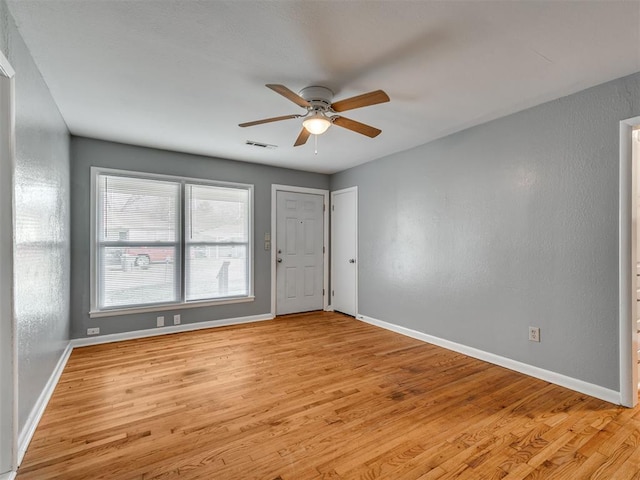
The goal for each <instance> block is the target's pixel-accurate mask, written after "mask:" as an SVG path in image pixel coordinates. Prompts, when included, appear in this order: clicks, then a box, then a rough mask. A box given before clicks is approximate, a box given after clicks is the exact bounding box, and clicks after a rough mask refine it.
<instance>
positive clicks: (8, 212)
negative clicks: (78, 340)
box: [0, 51, 18, 472]
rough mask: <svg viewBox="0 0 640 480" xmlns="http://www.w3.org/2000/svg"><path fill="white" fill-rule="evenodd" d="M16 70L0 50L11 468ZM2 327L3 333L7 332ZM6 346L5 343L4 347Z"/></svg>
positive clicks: (14, 459) (0, 306)
mask: <svg viewBox="0 0 640 480" xmlns="http://www.w3.org/2000/svg"><path fill="white" fill-rule="evenodd" d="M14 77H15V70H14V69H13V68H12V67H11V64H10V63H9V61H8V60H7V58H6V57H5V56H4V55H3V53H2V52H1V51H0V115H2V117H1V118H0V169H1V170H2V171H1V172H0V183H1V185H0V195H1V198H0V208H2V211H0V219H2V220H1V221H2V225H3V226H4V227H6V226H9V225H10V227H11V228H3V230H2V231H3V233H2V237H1V238H0V262H1V263H2V269H1V271H0V274H1V275H2V279H1V280H0V295H2V297H1V299H0V318H1V319H2V320H3V321H4V320H6V318H7V317H9V318H10V319H11V320H10V322H9V325H8V329H9V331H10V343H11V363H12V365H11V374H10V375H11V392H12V394H11V395H10V398H11V400H10V402H11V406H10V409H11V424H12V425H11V430H12V432H11V464H12V465H11V468H12V470H13V472H15V471H16V470H17V469H18V350H17V340H16V332H17V326H16V318H15V315H14V306H13V232H14V231H15V229H14V218H15V215H14V201H13V173H14V170H15V80H14ZM4 327H5V325H3V332H4ZM3 346H4V344H3Z"/></svg>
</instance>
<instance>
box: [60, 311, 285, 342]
mask: <svg viewBox="0 0 640 480" xmlns="http://www.w3.org/2000/svg"><path fill="white" fill-rule="evenodd" d="M273 318H274V317H273V315H271V314H270V313H264V314H262V315H250V316H247V317H236V318H225V319H223V320H210V321H208V322H196V323H184V324H182V325H169V326H167V327H159V328H149V329H147V330H135V331H133V332H124V333H111V334H107V335H97V336H95V337H86V338H74V339H73V340H71V345H72V346H73V347H74V348H76V347H86V346H89V345H99V344H101V343H111V342H122V341H124V340H134V339H136V338H147V337H155V336H158V335H167V334H169V333H179V332H190V331H193V330H202V329H204V328H214V327H227V326H229V325H239V324H241V323H253V322H261V321H263V320H273Z"/></svg>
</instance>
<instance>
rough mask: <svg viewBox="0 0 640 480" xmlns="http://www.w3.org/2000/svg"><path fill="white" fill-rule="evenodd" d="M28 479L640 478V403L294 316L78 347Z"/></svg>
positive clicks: (344, 323) (25, 474)
mask: <svg viewBox="0 0 640 480" xmlns="http://www.w3.org/2000/svg"><path fill="white" fill-rule="evenodd" d="M17 478H18V480H32V479H37V480H49V479H65V480H79V479H91V480H95V479H103V478H104V479H110V480H132V479H144V480H149V479H167V478H169V479H170V478H180V479H181V480H196V479H201V480H205V479H206V480H212V479H214V480H218V479H219V480H236V479H237V480H246V479H260V480H320V479H332V480H335V479H345V480H353V479H363V480H382V479H389V480H391V479H393V480H398V479H402V480H404V479H406V480H415V479H423V480H424V479H432V480H433V479H440V480H445V479H458V480H465V479H469V480H470V479H474V480H475V479H496V480H497V479H503V480H516V479H519V480H521V479H525V478H526V479H545V480H546V479H550V478H559V479H565V480H576V479H582V478H584V479H588V478H593V479H596V478H606V479H613V480H628V479H634V478H635V479H636V480H640V407H639V408H636V409H633V410H630V409H624V408H622V407H619V406H615V405H611V404H608V403H606V402H603V401H600V400H597V399H594V398H591V397H588V396H586V395H583V394H579V393H576V392H573V391H570V390H567V389H564V388H561V387H558V386H555V385H552V384H549V383H547V382H544V381H541V380H538V379H534V378H530V377H527V376H525V375H521V374H518V373H516V372H513V371H510V370H507V369H504V368H501V367H497V366H494V365H490V364H487V363H484V362H481V361H479V360H476V359H473V358H469V357H466V356H464V355H461V354H459V353H456V352H451V351H447V350H444V349H442V348H439V347H436V346H434V345H429V344H426V343H423V342H420V341H418V340H415V339H412V338H408V337H404V336H401V335H398V334H395V333H392V332H389V331H386V330H383V329H380V328H377V327H373V326H371V325H368V324H365V323H362V322H359V321H357V320H354V319H353V318H350V317H347V316H344V315H341V314H337V313H327V312H316V313H311V314H303V315H288V316H286V317H280V318H277V319H275V320H273V321H270V322H259V323H255V324H245V325H238V326H232V327H222V328H215V329H208V330H200V331H193V332H185V333H180V334H172V335H165V336H161V337H149V338H144V339H139V340H131V341H126V342H119V343H115V344H104V345H96V346H92V347H83V348H78V349H75V350H74V351H73V353H72V355H71V357H70V359H69V362H68V364H67V366H66V368H65V370H64V372H63V374H62V376H61V378H60V381H59V383H58V385H57V387H56V390H55V392H54V394H53V396H52V398H51V401H50V402H49V405H48V407H47V410H46V411H45V414H44V416H43V418H42V421H41V422H40V425H39V426H38V429H37V430H36V433H35V435H34V438H33V440H32V442H31V445H30V446H29V449H28V451H27V454H26V456H25V459H24V461H23V464H22V466H21V467H20V470H19V472H18V477H17Z"/></svg>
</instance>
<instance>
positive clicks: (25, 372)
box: [0, 1, 70, 432]
mask: <svg viewBox="0 0 640 480" xmlns="http://www.w3.org/2000/svg"><path fill="white" fill-rule="evenodd" d="M0 29H1V30H0V31H1V33H2V34H1V35H0V49H2V51H3V53H4V54H5V56H6V57H7V58H8V59H9V62H10V63H11V65H12V66H13V68H14V69H15V71H16V76H15V85H16V166H15V173H14V175H15V176H14V183H15V192H14V194H15V200H14V201H15V220H14V221H15V231H14V235H15V251H14V288H15V293H14V302H15V316H16V320H17V327H18V330H17V339H18V384H19V388H18V405H19V429H20V431H21V432H22V430H23V429H24V427H25V425H26V422H27V419H28V417H29V414H30V413H31V412H32V410H33V408H34V406H35V404H36V401H37V400H38V397H39V396H40V394H41V393H42V391H43V390H44V387H45V385H46V382H47V381H48V380H49V377H50V376H51V374H52V372H53V369H54V367H55V366H56V364H57V362H58V360H59V359H60V357H61V355H62V353H63V351H64V349H65V347H66V345H67V343H68V340H69V292H70V290H69V289H70V275H69V272H70V264H69V262H70V251H69V245H70V242H69V237H70V229H69V220H70V215H69V202H70V196H69V134H68V131H67V127H66V125H65V123H64V121H63V120H62V117H61V115H60V113H59V111H58V108H57V107H56V105H55V103H54V102H53V99H52V97H51V94H50V93H49V89H48V87H47V85H46V84H45V83H44V80H43V79H42V77H41V75H40V72H39V71H38V68H37V67H36V65H35V63H34V62H33V59H32V58H31V54H30V53H29V51H28V49H27V47H26V45H25V44H24V41H23V40H22V37H21V36H20V34H19V33H18V31H17V29H16V26H15V23H14V21H13V18H12V17H11V15H10V14H9V12H8V11H7V7H6V5H5V2H4V1H0ZM7 227H8V226H6V225H3V226H2V228H7ZM3 320H4V319H3ZM2 390H3V392H7V390H6V389H5V388H4V387H3V389H2Z"/></svg>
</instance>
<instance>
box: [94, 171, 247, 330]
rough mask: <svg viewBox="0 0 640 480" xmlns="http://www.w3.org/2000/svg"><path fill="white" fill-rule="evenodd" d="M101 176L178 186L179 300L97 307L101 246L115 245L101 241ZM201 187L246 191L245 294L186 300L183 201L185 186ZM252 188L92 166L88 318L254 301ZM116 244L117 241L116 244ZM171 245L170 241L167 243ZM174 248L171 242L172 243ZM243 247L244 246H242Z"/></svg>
mask: <svg viewBox="0 0 640 480" xmlns="http://www.w3.org/2000/svg"><path fill="white" fill-rule="evenodd" d="M101 175H111V176H120V177H126V178H138V179H141V180H160V181H169V182H175V183H178V184H179V186H180V187H179V194H178V197H179V198H178V212H177V214H178V215H177V216H178V219H177V228H178V240H177V252H178V255H177V256H176V258H175V259H174V262H175V264H176V267H175V268H176V269H177V270H178V271H177V276H178V278H177V280H178V284H177V285H176V286H175V287H176V290H177V293H178V300H177V301H176V302H165V303H154V304H149V305H132V306H116V307H107V308H102V309H101V308H100V305H99V302H98V299H99V288H100V275H101V271H100V265H99V261H100V255H99V249H100V248H101V246H104V244H105V243H109V244H112V243H114V242H100V241H99V234H100V218H101V217H100V214H99V212H98V211H97V208H98V207H99V206H100V198H99V196H100V188H99V178H100V176H101ZM188 184H189V185H203V186H211V187H225V188H237V189H241V190H246V191H247V195H248V199H247V205H248V212H247V241H246V252H247V253H246V255H247V259H246V261H247V275H248V277H249V278H248V282H247V289H248V291H247V295H241V296H228V297H222V298H215V299H204V300H189V301H187V300H186V282H187V279H186V261H185V260H186V259H185V255H186V249H187V246H188V245H189V244H193V242H188V241H187V238H186V235H187V232H186V220H185V219H186V217H187V208H188V205H187V201H186V185H188ZM253 190H254V185H253V184H247V183H238V182H226V181H219V180H209V179H203V178H193V177H184V176H178V175H165V174H159V173H147V172H138V171H132V170H121V169H112V168H103V167H91V202H90V239H89V241H90V262H89V263H90V291H91V306H90V311H89V317H90V318H97V317H109V316H117V315H123V314H132V313H145V312H159V311H169V310H171V311H176V310H182V309H185V308H196V307H206V306H215V305H225V304H232V303H244V302H252V301H254V300H255V296H254V261H253V258H254V238H253V228H254V227H253V211H254V195H253ZM115 243H117V242H115ZM141 243H145V245H144V246H158V247H162V246H165V244H167V242H152V243H150V242H141ZM169 243H171V242H169ZM172 245H173V243H172ZM242 245H245V244H244V243H243V244H242Z"/></svg>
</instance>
